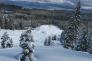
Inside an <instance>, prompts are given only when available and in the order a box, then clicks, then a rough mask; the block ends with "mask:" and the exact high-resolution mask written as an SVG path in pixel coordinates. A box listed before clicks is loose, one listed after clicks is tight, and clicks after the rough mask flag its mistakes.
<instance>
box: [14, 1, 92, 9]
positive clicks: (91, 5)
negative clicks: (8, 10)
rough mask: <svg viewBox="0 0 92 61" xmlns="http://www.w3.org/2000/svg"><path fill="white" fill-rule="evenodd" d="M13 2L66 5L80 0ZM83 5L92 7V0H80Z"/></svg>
mask: <svg viewBox="0 0 92 61" xmlns="http://www.w3.org/2000/svg"><path fill="white" fill-rule="evenodd" d="M13 1H29V2H50V3H65V2H67V1H68V2H71V3H72V2H73V3H76V2H77V1H78V0H13ZM80 1H81V3H82V4H83V5H85V6H90V7H92V0H80Z"/></svg>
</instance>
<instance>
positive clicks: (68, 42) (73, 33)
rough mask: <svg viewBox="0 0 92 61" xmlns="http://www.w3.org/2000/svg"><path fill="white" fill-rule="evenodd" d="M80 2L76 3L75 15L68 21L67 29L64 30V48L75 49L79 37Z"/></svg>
mask: <svg viewBox="0 0 92 61" xmlns="http://www.w3.org/2000/svg"><path fill="white" fill-rule="evenodd" d="M80 8H81V4H80V0H79V1H78V3H77V6H76V9H75V15H74V17H73V19H72V20H71V21H69V24H68V25H67V29H65V34H66V36H65V41H64V47H65V48H72V49H74V48H75V43H76V41H77V40H78V35H79V25H80Z"/></svg>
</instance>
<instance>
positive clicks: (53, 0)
mask: <svg viewBox="0 0 92 61" xmlns="http://www.w3.org/2000/svg"><path fill="white" fill-rule="evenodd" d="M12 1H28V2H47V3H63V2H64V0H12Z"/></svg>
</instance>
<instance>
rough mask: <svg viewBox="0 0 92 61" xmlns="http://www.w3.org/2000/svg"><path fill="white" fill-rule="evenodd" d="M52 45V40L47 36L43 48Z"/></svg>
mask: <svg viewBox="0 0 92 61" xmlns="http://www.w3.org/2000/svg"><path fill="white" fill-rule="evenodd" d="M51 44H52V40H51V37H50V36H49V37H48V38H47V39H46V40H45V41H44V45H45V46H50V45H51Z"/></svg>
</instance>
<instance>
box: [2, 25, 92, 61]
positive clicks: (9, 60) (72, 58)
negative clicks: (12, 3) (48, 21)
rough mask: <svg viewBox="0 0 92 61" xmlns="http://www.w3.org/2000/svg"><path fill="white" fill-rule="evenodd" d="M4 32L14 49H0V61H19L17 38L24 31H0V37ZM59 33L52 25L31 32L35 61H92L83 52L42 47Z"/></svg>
mask: <svg viewBox="0 0 92 61" xmlns="http://www.w3.org/2000/svg"><path fill="white" fill-rule="evenodd" d="M6 31H7V32H8V34H9V35H10V37H11V38H12V39H13V42H14V46H15V47H13V48H7V49H0V61H19V56H20V54H21V51H22V49H21V48H20V47H18V44H19V37H20V35H21V33H23V32H24V31H25V30H14V31H12V30H0V37H1V36H2V34H3V33H4V32H6ZM61 32H62V30H60V29H59V28H57V27H56V26H52V25H43V26H40V27H37V28H35V29H34V30H33V31H32V34H33V36H34V40H35V44H36V47H35V51H34V55H35V57H36V61H92V55H91V54H88V53H85V52H78V51H72V50H70V49H65V48H63V47H62V46H61V45H58V46H43V42H44V40H45V38H47V37H48V36H52V35H60V33H61ZM0 41H1V40H0Z"/></svg>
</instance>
